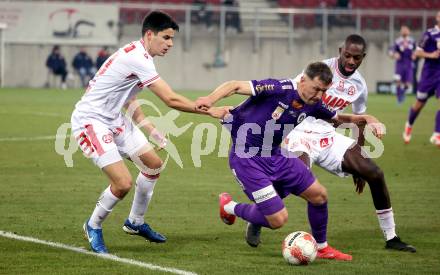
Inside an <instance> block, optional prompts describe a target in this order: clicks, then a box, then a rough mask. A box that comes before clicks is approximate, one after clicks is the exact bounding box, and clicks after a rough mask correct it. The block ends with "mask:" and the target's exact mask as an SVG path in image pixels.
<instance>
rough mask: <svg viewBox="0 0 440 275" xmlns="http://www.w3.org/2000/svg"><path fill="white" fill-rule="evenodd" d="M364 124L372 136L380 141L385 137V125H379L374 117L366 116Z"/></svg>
mask: <svg viewBox="0 0 440 275" xmlns="http://www.w3.org/2000/svg"><path fill="white" fill-rule="evenodd" d="M366 122H367V126H369V127H370V128H371V130H372V131H373V135H375V136H376V137H377V138H379V139H382V137H383V136H384V135H385V125H383V123H381V122H380V121H379V120H378V119H377V118H375V117H374V116H367V117H366Z"/></svg>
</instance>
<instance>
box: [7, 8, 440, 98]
mask: <svg viewBox="0 0 440 275" xmlns="http://www.w3.org/2000/svg"><path fill="white" fill-rule="evenodd" d="M206 2H207V5H206V6H205V7H204V8H203V10H202V11H200V9H201V6H198V5H192V3H193V0H185V1H178V0H167V1H141V0H131V1H111V0H105V1H104V0H103V1H48V2H44V1H24V2H22V1H20V2H18V1H0V3H1V5H2V6H3V8H2V9H1V10H0V16H1V17H0V22H3V23H6V24H7V25H8V28H7V29H6V30H4V31H3V33H4V34H3V43H4V54H3V55H2V56H3V59H4V60H3V61H2V62H3V64H4V65H3V70H4V72H3V74H2V75H3V78H2V81H1V82H2V85H3V86H7V87H43V85H44V84H45V82H46V80H47V78H48V76H47V70H46V68H45V65H44V64H45V59H46V58H47V56H48V55H49V52H50V50H51V48H52V46H53V45H54V44H59V45H61V50H62V53H63V54H64V55H65V58H66V61H67V63H68V65H69V66H71V64H70V63H71V62H70V61H71V60H72V58H73V56H74V54H75V53H76V52H77V51H78V49H79V47H80V46H86V48H87V50H88V53H89V54H90V55H91V56H92V58H95V56H96V54H97V52H98V50H99V47H101V46H103V45H106V46H109V47H110V51H113V50H115V49H117V48H118V47H119V46H121V45H123V44H125V43H127V42H129V41H132V40H135V39H138V38H139V37H140V27H139V24H140V22H141V21H142V18H143V17H144V16H145V14H146V13H147V12H148V11H150V10H153V9H162V10H164V11H167V12H169V13H170V14H171V15H173V16H174V17H175V18H176V19H177V21H178V22H179V24H180V27H181V31H180V34H178V36H177V40H176V41H175V42H176V43H175V47H174V49H173V50H172V51H171V52H170V54H169V55H168V56H167V58H166V59H162V58H157V59H156V63H157V68H158V71H159V72H160V73H161V75H162V76H163V77H164V78H165V79H166V80H167V81H168V82H169V83H170V84H171V85H172V87H174V88H175V89H196V90H209V89H211V88H212V87H213V86H214V85H217V84H218V83H220V82H222V81H224V80H225V79H251V78H264V77H267V76H269V75H270V76H273V77H289V76H293V75H295V74H296V73H297V72H298V71H299V70H301V69H302V68H303V67H304V66H305V65H306V64H307V63H308V62H310V61H312V60H321V59H323V58H326V57H330V56H335V55H336V54H337V50H338V46H339V45H340V43H341V42H342V40H343V39H344V38H345V36H346V35H347V34H349V33H360V34H362V35H364V36H365V38H366V39H367V40H368V42H369V47H370V48H369V50H368V58H366V60H365V61H364V64H363V65H362V67H361V72H362V73H363V75H364V77H365V79H366V80H367V84H368V86H369V88H370V90H371V91H372V92H375V90H376V84H377V82H380V81H391V80H392V79H393V68H394V62H393V60H392V59H391V58H387V53H388V48H389V46H390V45H391V43H392V42H393V41H394V39H395V38H396V37H397V36H398V34H399V29H400V26H401V25H402V24H406V25H408V26H409V27H410V29H411V30H412V36H413V37H415V38H416V39H417V40H418V39H419V38H420V37H421V34H422V31H424V30H426V28H427V27H430V26H433V25H434V24H435V20H434V19H435V18H434V16H435V11H436V10H438V9H439V8H440V1H437V0H421V1H412V0H389V1H388V0H352V1H340V0H307V1H306V0H278V1H273V0H272V1H270V0H253V1H236V2H237V5H235V6H229V5H222V3H223V1H221V0H208V1H206ZM340 2H349V5H348V7H346V8H342V7H338V6H337V5H338V4H339V5H340ZM104 9H106V10H105V11H106V12H102V11H103V10H104ZM29 11H32V12H31V13H29ZM236 12H237V13H238V14H237V15H238V16H239V20H240V24H241V27H240V30H239V31H237V28H234V27H233V26H231V25H233V24H234V22H233V23H230V22H231V18H232V20H233V18H234V16H235V15H234V14H235V13H236ZM29 14H33V15H35V16H33V17H32V16H29ZM24 15H26V16H24ZM36 15H38V16H36ZM46 15H48V16H46ZM205 15H208V17H209V20H210V24H212V25H211V26H209V27H207V26H206V24H205V21H204V20H205V19H206V17H204V16H205ZM46 17H49V18H46ZM31 19H33V20H34V21H32V20H31ZM26 24H29V25H28V29H26ZM88 24H90V25H88ZM69 29H70V31H71V32H70V33H68V30H69ZM63 34H64V36H63ZM74 35H75V37H74ZM69 71H70V72H73V70H72V69H71V68H70V70H69ZM23 75H26V77H25V78H24V77H23ZM194 76H197V78H196V79H195V77H194ZM78 85H79V81H78V80H76V81H74V82H73V83H70V86H71V87H78Z"/></svg>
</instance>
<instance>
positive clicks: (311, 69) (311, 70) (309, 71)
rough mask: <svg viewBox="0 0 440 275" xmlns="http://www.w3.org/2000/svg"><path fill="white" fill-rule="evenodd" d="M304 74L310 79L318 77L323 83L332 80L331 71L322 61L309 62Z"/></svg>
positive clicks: (326, 83)
mask: <svg viewBox="0 0 440 275" xmlns="http://www.w3.org/2000/svg"><path fill="white" fill-rule="evenodd" d="M304 74H305V75H307V76H308V77H309V78H310V79H314V78H315V77H318V79H319V80H321V81H322V82H323V83H324V84H325V85H329V84H330V83H332V80H333V73H332V71H331V70H330V68H329V67H328V66H327V64H325V63H324V62H313V63H310V64H309V65H308V66H307V68H306V70H305V71H304Z"/></svg>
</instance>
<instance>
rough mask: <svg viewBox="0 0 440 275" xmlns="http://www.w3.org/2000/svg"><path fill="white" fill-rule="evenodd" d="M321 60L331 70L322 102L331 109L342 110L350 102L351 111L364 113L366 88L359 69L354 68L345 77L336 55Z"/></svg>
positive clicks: (365, 108) (366, 96) (366, 95)
mask: <svg viewBox="0 0 440 275" xmlns="http://www.w3.org/2000/svg"><path fill="white" fill-rule="evenodd" d="M322 62H324V63H326V64H327V65H328V66H329V67H330V69H331V70H332V72H333V83H332V86H331V87H330V88H329V89H328V90H327V91H326V92H325V94H324V95H323V96H322V102H323V104H324V105H325V106H326V107H327V108H328V109H329V110H331V111H342V110H344V109H345V108H346V107H347V106H348V105H350V104H352V111H353V113H355V114H362V113H365V112H366V110H367V98H368V89H367V84H366V83H365V79H364V78H363V77H362V75H361V74H360V73H359V71H357V70H356V71H355V72H354V74H352V75H351V76H349V77H346V76H344V75H342V74H341V72H340V71H339V68H338V58H337V57H333V58H330V59H326V60H323V61H322Z"/></svg>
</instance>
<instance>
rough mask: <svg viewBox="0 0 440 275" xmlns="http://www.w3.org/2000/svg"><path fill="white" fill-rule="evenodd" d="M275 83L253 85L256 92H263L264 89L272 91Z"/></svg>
mask: <svg viewBox="0 0 440 275" xmlns="http://www.w3.org/2000/svg"><path fill="white" fill-rule="evenodd" d="M274 87H275V85H274V84H264V85H262V84H257V85H255V90H256V91H257V92H258V93H261V92H264V91H273V89H274Z"/></svg>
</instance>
